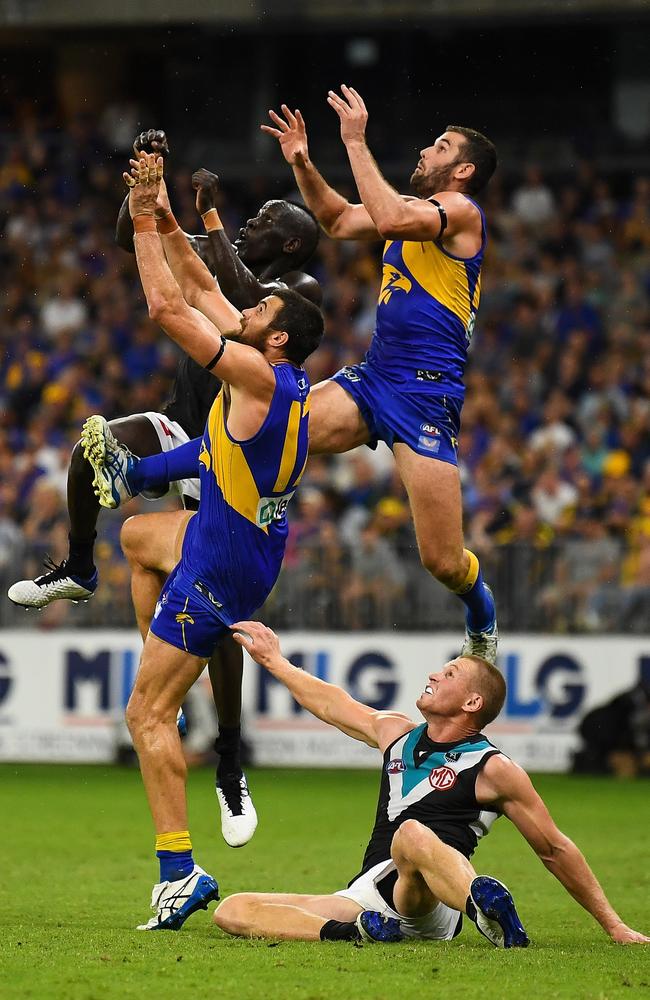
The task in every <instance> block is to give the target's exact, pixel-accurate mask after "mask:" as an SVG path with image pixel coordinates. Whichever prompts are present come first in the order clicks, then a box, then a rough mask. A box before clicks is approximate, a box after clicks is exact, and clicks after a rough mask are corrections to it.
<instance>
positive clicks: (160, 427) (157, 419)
mask: <svg viewBox="0 0 650 1000" xmlns="http://www.w3.org/2000/svg"><path fill="white" fill-rule="evenodd" d="M142 416H143V417H146V418H147V420H150V421H151V423H152V424H153V426H154V428H155V430H156V434H157V435H158V440H159V441H160V450H161V451H165V452H166V451H173V449H174V448H178V446H179V444H187V442H188V441H189V440H190V439H189V437H188V436H187V434H186V433H185V431H184V430H183V428H182V427H181V425H180V424H179V423H177V422H176V421H175V420H170V419H169V417H166V416H164V414H162V413H154V412H153V410H149V411H147V413H143V414H142ZM170 491H173V492H175V493H180V495H181V496H186V497H192V498H193V499H194V500H200V499H201V483H200V480H199V478H198V476H197V478H196V479H181V480H179V482H177V483H172V484H171V486H170Z"/></svg>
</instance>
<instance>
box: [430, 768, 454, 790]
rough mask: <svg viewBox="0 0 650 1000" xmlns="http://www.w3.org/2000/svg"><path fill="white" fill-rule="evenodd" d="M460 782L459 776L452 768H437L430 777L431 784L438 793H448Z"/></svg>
mask: <svg viewBox="0 0 650 1000" xmlns="http://www.w3.org/2000/svg"><path fill="white" fill-rule="evenodd" d="M457 781H458V775H457V774H456V772H455V771H452V769H451V768H450V767H436V769H435V770H434V771H432V772H431V774H430V775H429V784H430V785H431V787H432V788H435V790H436V792H448V791H449V789H450V788H453V787H454V785H455V784H456V782H457Z"/></svg>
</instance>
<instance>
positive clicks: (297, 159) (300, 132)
mask: <svg viewBox="0 0 650 1000" xmlns="http://www.w3.org/2000/svg"><path fill="white" fill-rule="evenodd" d="M280 110H281V111H282V114H283V115H284V118H281V117H280V115H279V114H277V112H275V111H269V118H270V119H271V121H272V122H275V124H276V126H277V128H273V126H271V125H260V128H261V129H262V132H266V133H267V135H272V136H273V137H274V138H275V139H277V140H278V142H279V143H280V148H281V150H282V154H283V156H284V158H285V160H286V161H287V163H288V164H289V166H291V167H294V166H303V165H304V164H305V163H306V162H307V160H308V159H309V150H308V148H307V129H306V128H305V123H304V121H303V117H302V115H301V114H300V111H299V110H298V108H296V110H295V111H290V110H289V108H288V107H287V105H286V104H281V105H280Z"/></svg>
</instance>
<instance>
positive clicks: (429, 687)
mask: <svg viewBox="0 0 650 1000" xmlns="http://www.w3.org/2000/svg"><path fill="white" fill-rule="evenodd" d="M424 693H425V694H433V688H432V687H431V685H430V684H427V686H426V687H425V689H424Z"/></svg>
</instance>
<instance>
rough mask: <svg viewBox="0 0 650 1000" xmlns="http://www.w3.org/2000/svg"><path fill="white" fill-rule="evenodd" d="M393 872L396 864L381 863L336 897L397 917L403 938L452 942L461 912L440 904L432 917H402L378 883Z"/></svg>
mask: <svg viewBox="0 0 650 1000" xmlns="http://www.w3.org/2000/svg"><path fill="white" fill-rule="evenodd" d="M394 871H395V864H394V862H393V861H381V862H380V863H379V864H378V865H374V866H373V867H372V868H370V869H369V870H368V871H367V872H366V873H365V875H360V876H359V878H358V879H355V881H354V882H353V883H352V885H350V886H348V888H347V889H340V890H339V891H338V892H335V893H334V895H335V896H345V898H346V899H352V900H353V901H354V902H355V903H358V904H359V906H362V907H363V909H364V910H376V911H377V912H378V913H381V914H382V916H384V917H394V918H395V920H399V922H400V925H401V928H402V934H403V935H404V937H407V938H423V939H426V940H428V941H451V939H452V938H453V937H454V935H455V934H456V932H457V929H458V921H459V920H460V913H459V912H458V910H452V909H451V907H450V906H445V904H444V903H438V904H437V906H436V907H434V909H433V910H431V913H425V915H424V916H423V917H402V916H400V915H399V913H397V911H396V910H393V909H392V907H390V906H389V905H388V903H387V902H386V900H385V899H384V898H383V896H382V895H381V893H380V892H379V890H378V889H377V883H378V882H381V880H382V879H383V878H385V877H386V876H387V875H389V874H390V873H391V872H394Z"/></svg>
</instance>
